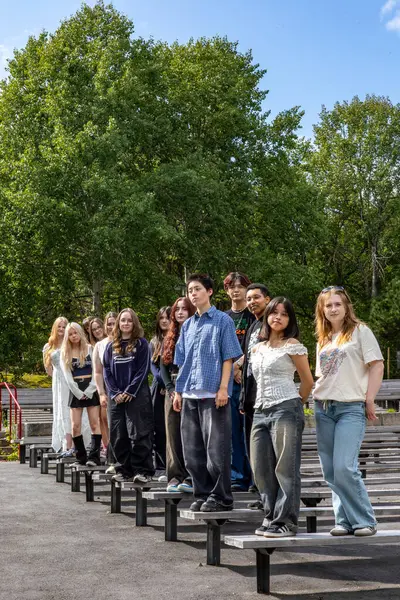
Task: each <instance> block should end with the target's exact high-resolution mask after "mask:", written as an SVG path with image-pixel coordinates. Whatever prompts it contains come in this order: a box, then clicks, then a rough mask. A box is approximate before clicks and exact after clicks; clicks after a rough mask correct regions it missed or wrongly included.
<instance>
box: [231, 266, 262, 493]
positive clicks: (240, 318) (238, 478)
mask: <svg viewBox="0 0 400 600" xmlns="http://www.w3.org/2000/svg"><path fill="white" fill-rule="evenodd" d="M250 283H251V282H250V279H249V278H248V277H247V275H245V274H244V273H240V272H239V271H232V272H231V273H229V274H228V275H227V276H226V277H225V279H224V289H225V291H226V293H227V294H228V296H229V298H230V299H231V303H232V304H231V308H230V309H229V310H227V311H226V314H227V315H229V316H230V317H231V319H232V320H233V322H234V325H235V328H236V335H237V338H238V341H239V343H240V345H241V348H242V352H244V341H245V337H246V333H247V330H248V329H249V327H250V325H251V324H252V323H253V322H254V321H255V316H254V315H253V314H252V313H251V312H250V311H249V309H248V308H247V305H246V290H247V287H248V286H249V285H250ZM233 375H234V381H233V390H232V396H231V403H230V404H231V412H232V465H231V478H232V489H233V490H238V491H247V490H248V488H249V485H250V483H251V469H250V463H249V459H248V457H247V453H246V445H245V441H244V421H243V415H242V414H241V413H240V411H239V400H240V390H241V376H242V371H241V369H240V366H239V365H238V363H234V365H233Z"/></svg>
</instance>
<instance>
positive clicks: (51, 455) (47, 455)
mask: <svg viewBox="0 0 400 600" xmlns="http://www.w3.org/2000/svg"><path fill="white" fill-rule="evenodd" d="M60 456H61V452H42V456H41V457H40V472H41V474H42V475H48V473H49V461H50V460H56V459H57V458H60Z"/></svg>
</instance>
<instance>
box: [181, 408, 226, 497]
mask: <svg viewBox="0 0 400 600" xmlns="http://www.w3.org/2000/svg"><path fill="white" fill-rule="evenodd" d="M181 432H182V445H183V456H184V457H185V465H186V468H187V470H188V471H189V474H190V475H191V477H192V480H193V493H194V496H195V498H198V499H204V500H207V498H211V499H213V500H215V501H216V502H218V503H219V504H222V505H225V506H232V505H233V497H232V491H231V454H232V415H231V407H230V405H229V403H228V404H227V405H226V406H221V407H220V408H216V406H215V398H203V399H202V400H189V399H188V398H184V399H183V404H182V412H181Z"/></svg>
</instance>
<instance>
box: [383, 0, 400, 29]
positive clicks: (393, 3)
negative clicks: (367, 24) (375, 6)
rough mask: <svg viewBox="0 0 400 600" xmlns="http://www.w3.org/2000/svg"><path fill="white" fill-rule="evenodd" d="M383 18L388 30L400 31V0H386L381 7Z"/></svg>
mask: <svg viewBox="0 0 400 600" xmlns="http://www.w3.org/2000/svg"><path fill="white" fill-rule="evenodd" d="M381 20H382V21H386V23H385V27H386V29H387V30H388V31H397V32H399V33H400V0H386V2H385V4H384V5H383V6H382V8H381Z"/></svg>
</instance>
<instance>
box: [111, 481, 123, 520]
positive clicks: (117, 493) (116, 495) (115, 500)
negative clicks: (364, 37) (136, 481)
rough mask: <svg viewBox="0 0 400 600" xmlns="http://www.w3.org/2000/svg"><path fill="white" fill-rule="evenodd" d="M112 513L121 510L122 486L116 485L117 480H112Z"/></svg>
mask: <svg viewBox="0 0 400 600" xmlns="http://www.w3.org/2000/svg"><path fill="white" fill-rule="evenodd" d="M110 512H112V513H120V512H121V488H120V487H119V486H118V487H117V486H116V485H115V481H113V480H111V509H110Z"/></svg>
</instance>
